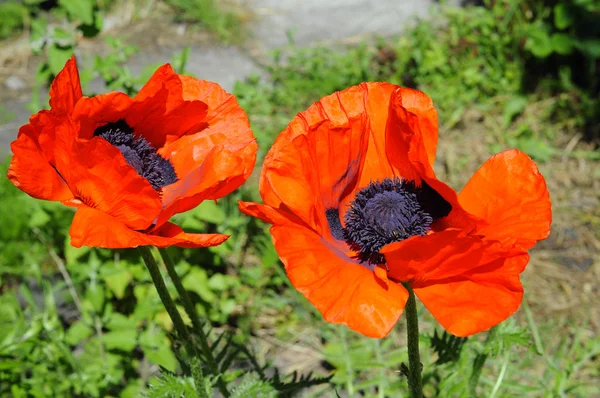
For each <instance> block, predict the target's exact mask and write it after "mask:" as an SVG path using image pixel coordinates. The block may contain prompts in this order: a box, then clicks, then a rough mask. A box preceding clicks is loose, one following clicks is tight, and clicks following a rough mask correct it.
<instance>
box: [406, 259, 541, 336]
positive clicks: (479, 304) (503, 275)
mask: <svg viewBox="0 0 600 398" xmlns="http://www.w3.org/2000/svg"><path fill="white" fill-rule="evenodd" d="M528 261H529V255H528V254H526V253H524V254H521V255H518V256H516V257H510V258H507V259H497V260H495V261H493V262H491V263H489V264H487V265H485V266H483V267H479V268H476V269H474V270H472V271H469V272H467V273H465V274H463V275H460V276H457V277H454V278H450V279H447V280H438V281H430V282H429V283H428V285H425V286H421V287H417V286H414V287H413V288H414V291H415V294H416V295H417V296H418V297H419V299H420V300H421V302H422V303H423V304H424V305H425V307H427V309H428V310H429V311H430V312H431V314H432V315H433V316H434V317H435V318H436V319H437V320H438V322H439V323H440V324H441V325H442V326H443V327H444V328H445V329H446V330H447V331H448V332H450V333H452V334H453V335H455V336H460V337H465V336H470V335H472V334H475V333H479V332H482V331H484V330H488V329H489V328H491V327H492V326H495V325H497V324H499V323H500V322H502V321H504V320H505V319H506V318H508V317H509V316H511V315H512V314H513V313H514V312H515V311H516V310H517V309H518V308H519V305H520V304H521V300H522V298H523V287H522V285H521V281H520V279H519V274H520V273H521V272H522V271H523V269H524V268H525V265H526V264H527V262H528Z"/></svg>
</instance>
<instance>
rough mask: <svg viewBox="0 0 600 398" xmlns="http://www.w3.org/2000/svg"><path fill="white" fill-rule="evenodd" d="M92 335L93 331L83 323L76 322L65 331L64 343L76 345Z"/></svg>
mask: <svg viewBox="0 0 600 398" xmlns="http://www.w3.org/2000/svg"><path fill="white" fill-rule="evenodd" d="M92 333H94V330H93V329H92V328H91V327H90V326H88V325H87V324H86V323H85V322H84V321H77V322H75V323H74V324H73V325H71V327H70V328H69V330H68V331H67V335H66V336H65V341H66V342H67V343H68V344H70V345H77V344H79V342H80V341H82V340H83V339H86V338H88V337H89V336H91V335H92Z"/></svg>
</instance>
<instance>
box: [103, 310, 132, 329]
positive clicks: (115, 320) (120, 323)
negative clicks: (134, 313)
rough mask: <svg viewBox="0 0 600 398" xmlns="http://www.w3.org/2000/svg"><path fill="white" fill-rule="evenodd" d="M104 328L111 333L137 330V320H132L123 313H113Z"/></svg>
mask: <svg viewBox="0 0 600 398" xmlns="http://www.w3.org/2000/svg"><path fill="white" fill-rule="evenodd" d="M104 326H106V328H107V329H109V330H111V331H116V330H136V329H137V322H136V320H135V319H130V318H128V317H126V316H125V315H123V314H121V313H118V312H113V313H112V314H111V315H110V318H109V319H108V321H107V322H106V324H105V325H104Z"/></svg>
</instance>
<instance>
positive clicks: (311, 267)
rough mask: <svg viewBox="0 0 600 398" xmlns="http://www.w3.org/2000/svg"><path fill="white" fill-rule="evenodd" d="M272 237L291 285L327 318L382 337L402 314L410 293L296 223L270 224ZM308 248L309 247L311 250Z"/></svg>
mask: <svg viewBox="0 0 600 398" xmlns="http://www.w3.org/2000/svg"><path fill="white" fill-rule="evenodd" d="M271 233H272V235H273V241H274V244H275V248H276V249H277V253H278V254H279V256H280V258H281V261H282V262H283V264H284V265H285V269H286V272H287V275H288V276H289V278H290V281H291V282H292V284H293V285H294V286H295V287H296V289H298V290H299V291H300V292H301V293H302V294H303V295H304V296H305V297H306V298H307V299H308V301H310V302H311V303H312V304H313V305H314V306H315V307H316V308H317V309H318V310H319V311H320V312H321V314H322V315H323V318H324V319H325V320H326V321H328V322H333V323H341V324H345V325H347V326H348V327H349V328H350V329H352V330H355V331H357V332H359V333H362V334H364V335H365V336H369V337H377V338H381V337H384V336H385V335H387V334H388V333H389V331H390V330H391V329H392V327H393V326H394V325H395V324H396V322H397V320H398V318H399V317H400V315H401V313H402V311H403V309H404V305H405V303H406V300H407V299H408V292H407V291H406V289H404V287H402V286H401V285H399V284H396V283H392V282H391V281H389V280H387V277H386V275H385V272H373V271H370V270H369V269H367V268H366V267H363V266H361V265H360V264H358V263H357V262H356V261H354V260H352V259H350V258H348V257H346V256H345V255H344V254H343V253H341V252H340V251H338V250H336V249H334V248H333V247H331V246H329V245H328V244H327V243H326V242H325V241H324V239H323V238H322V237H321V236H319V235H318V234H316V233H315V232H313V231H311V230H309V229H307V228H303V227H298V226H273V227H271ZM307 248H310V250H307Z"/></svg>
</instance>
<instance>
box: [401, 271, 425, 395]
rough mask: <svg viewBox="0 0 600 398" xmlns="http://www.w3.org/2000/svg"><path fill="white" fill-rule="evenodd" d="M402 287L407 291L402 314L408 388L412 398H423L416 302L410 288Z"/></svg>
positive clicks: (407, 285) (405, 285) (406, 285)
mask: <svg viewBox="0 0 600 398" xmlns="http://www.w3.org/2000/svg"><path fill="white" fill-rule="evenodd" d="M404 287H405V288H406V290H408V301H407V302H406V308H405V309H404V313H405V314H406V336H407V339H408V387H409V389H410V394H411V397H412V398H423V381H422V380H421V357H420V355H419V319H418V317H417V300H416V298H415V293H414V292H413V290H412V287H411V286H410V285H409V284H408V283H407V284H404Z"/></svg>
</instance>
